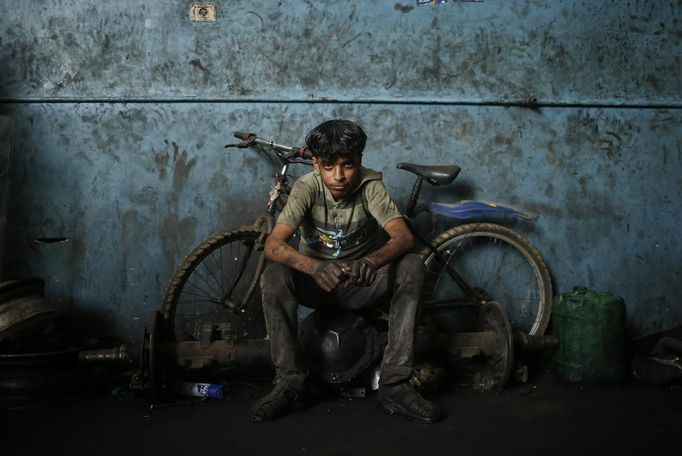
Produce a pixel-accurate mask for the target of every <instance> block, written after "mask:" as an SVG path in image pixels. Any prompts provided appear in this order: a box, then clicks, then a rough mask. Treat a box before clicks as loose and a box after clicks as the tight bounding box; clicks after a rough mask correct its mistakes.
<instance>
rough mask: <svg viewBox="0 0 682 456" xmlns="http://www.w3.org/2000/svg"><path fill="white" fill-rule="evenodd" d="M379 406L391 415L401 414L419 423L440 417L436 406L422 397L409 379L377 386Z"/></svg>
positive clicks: (433, 420) (436, 419)
mask: <svg viewBox="0 0 682 456" xmlns="http://www.w3.org/2000/svg"><path fill="white" fill-rule="evenodd" d="M379 402H380V403H381V408H382V409H383V410H384V411H385V412H386V413H390V414H391V415H402V416H404V417H406V418H409V419H411V420H414V421H418V422H420V423H435V422H436V421H438V420H439V419H440V410H439V409H438V406H437V405H436V404H434V403H433V402H431V401H428V400H426V399H424V398H423V397H422V396H421V395H420V394H419V393H418V392H416V391H415V390H414V387H413V386H412V385H411V384H410V382H409V381H404V382H400V383H397V384H395V385H381V386H380V387H379Z"/></svg>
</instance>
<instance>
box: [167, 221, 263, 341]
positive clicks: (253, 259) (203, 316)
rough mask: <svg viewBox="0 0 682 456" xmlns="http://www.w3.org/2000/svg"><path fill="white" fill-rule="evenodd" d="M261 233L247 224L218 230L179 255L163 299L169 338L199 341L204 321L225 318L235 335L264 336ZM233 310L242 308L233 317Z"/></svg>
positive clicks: (212, 321) (218, 320) (223, 320)
mask: <svg viewBox="0 0 682 456" xmlns="http://www.w3.org/2000/svg"><path fill="white" fill-rule="evenodd" d="M261 234H262V233H261V232H260V231H258V230H255V229H253V228H251V227H242V228H238V229H234V230H227V231H222V232H220V233H217V234H214V235H212V236H211V237H209V238H207V239H206V240H205V241H204V242H202V243H201V244H200V245H199V246H197V247H196V248H195V249H194V250H193V251H192V252H191V253H190V254H189V255H187V256H186V257H185V258H184V260H183V261H182V263H181V264H180V266H179V267H178V269H177V271H176V272H175V275H174V276H173V278H172V279H171V281H170V283H169V285H168V288H167V289H166V294H165V296H164V298H163V306H162V312H163V315H164V320H165V321H166V322H167V324H168V328H167V330H168V332H167V335H168V336H169V337H171V338H172V339H174V340H178V341H182V340H185V341H187V340H200V339H201V333H202V328H203V325H204V323H206V322H211V323H213V324H218V323H222V322H231V323H233V324H234V326H235V330H236V331H239V333H241V334H240V335H241V336H245V335H248V336H249V337H262V336H263V335H264V334H265V330H264V328H265V325H264V322H263V317H262V312H261V308H260V290H258V282H259V279H260V273H261V272H262V270H263V263H264V257H263V252H262V250H260V249H258V248H257V240H258V238H259V237H260V236H261ZM239 308H243V309H244V311H243V312H239V317H237V316H236V315H237V314H236V313H235V310H236V309H239Z"/></svg>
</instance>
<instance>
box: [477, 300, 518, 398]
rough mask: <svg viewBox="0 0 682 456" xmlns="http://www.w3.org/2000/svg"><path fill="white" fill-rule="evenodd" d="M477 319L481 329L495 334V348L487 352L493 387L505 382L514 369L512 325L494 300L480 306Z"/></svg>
mask: <svg viewBox="0 0 682 456" xmlns="http://www.w3.org/2000/svg"><path fill="white" fill-rule="evenodd" d="M479 320H480V322H481V326H482V327H483V329H485V330H488V331H491V332H493V333H494V334H495V345H496V350H495V351H494V352H492V353H488V355H489V357H488V366H489V367H490V369H491V374H492V376H493V383H494V386H495V387H498V388H499V387H502V386H504V385H506V384H507V382H508V381H509V378H510V377H511V375H512V372H513V370H514V338H513V335H512V326H511V322H510V321H509V317H508V316H507V312H505V310H504V308H503V307H502V306H501V305H500V304H499V303H498V302H496V301H490V302H487V303H485V304H483V305H482V306H481V309H480V311H479Z"/></svg>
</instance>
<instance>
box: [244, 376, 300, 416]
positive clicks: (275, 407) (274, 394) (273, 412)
mask: <svg viewBox="0 0 682 456" xmlns="http://www.w3.org/2000/svg"><path fill="white" fill-rule="evenodd" d="M307 405H308V404H307V394H306V393H305V391H298V390H296V389H295V388H294V387H293V386H291V385H290V384H289V383H287V382H286V381H284V380H281V379H278V380H276V381H275V386H274V388H272V391H270V392H269V393H268V394H266V395H265V396H263V397H262V398H260V399H258V400H257V401H256V402H255V403H254V404H253V405H252V406H251V410H250V412H249V419H250V420H251V421H255V422H256V423H263V422H265V421H270V420H273V419H275V418H279V417H281V416H283V415H286V414H288V413H291V412H298V411H301V410H303V409H305V408H306V407H307Z"/></svg>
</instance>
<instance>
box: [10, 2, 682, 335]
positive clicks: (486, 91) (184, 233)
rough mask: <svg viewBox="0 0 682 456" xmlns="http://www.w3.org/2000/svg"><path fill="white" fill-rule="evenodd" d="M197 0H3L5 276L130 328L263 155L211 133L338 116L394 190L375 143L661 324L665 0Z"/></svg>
mask: <svg viewBox="0 0 682 456" xmlns="http://www.w3.org/2000/svg"><path fill="white" fill-rule="evenodd" d="M215 3H216V5H217V7H218V16H219V17H218V21H217V22H215V23H193V22H190V21H189V19H188V11H189V5H190V2H189V1H180V2H161V1H156V0H153V1H150V2H147V3H145V4H140V2H134V1H131V0H125V1H119V2H83V1H75V0H47V1H42V2H22V3H21V4H15V5H13V6H12V8H6V13H5V14H4V15H3V17H2V18H1V19H0V68H2V70H1V71H0V97H1V98H0V102H1V103H0V114H5V115H9V116H11V117H12V119H13V121H14V126H15V128H14V147H13V150H12V168H11V170H12V172H11V178H12V187H11V190H10V204H9V212H8V214H9V226H8V233H7V245H6V250H7V251H6V254H5V259H4V262H5V268H4V273H5V276H9V275H15V276H28V275H36V276H40V277H43V278H45V279H46V281H47V284H48V294H49V296H50V297H51V298H52V299H53V300H54V301H55V302H58V303H59V305H60V306H62V308H63V309H64V310H67V311H72V312H73V313H74V315H77V316H78V317H79V318H81V319H82V321H87V322H89V324H91V325H92V327H93V328H95V329H96V330H98V331H107V332H110V333H115V334H118V335H122V336H123V337H125V338H127V339H130V340H136V339H139V338H140V335H141V331H142V327H143V326H144V325H145V324H148V323H149V316H150V314H151V312H152V311H153V310H155V309H156V308H158V307H159V304H160V299H161V297H162V295H163V291H164V289H165V286H166V283H167V281H168V279H169V278H170V276H171V274H172V272H173V270H174V268H175V267H176V266H177V264H178V263H179V261H180V259H181V258H182V256H183V255H184V254H185V253H187V252H188V251H189V250H190V249H191V248H192V247H193V246H194V245H195V244H197V243H198V242H199V241H200V240H201V239H202V238H203V237H204V236H206V235H207V234H208V233H210V232H212V231H215V230H218V229H221V228H223V227H229V226H234V225H239V224H243V223H247V222H249V221H250V220H252V219H253V218H254V217H255V216H256V215H257V214H258V213H259V212H260V210H261V208H262V207H263V205H264V203H265V201H266V200H267V190H268V188H267V187H268V185H269V183H270V181H271V179H272V171H271V170H270V168H269V167H268V163H267V162H266V161H265V160H263V159H262V157H260V156H258V155H257V154H255V153H254V152H250V151H231V152H226V151H225V150H224V149H223V145H224V144H226V143H227V142H230V141H231V139H230V134H231V132H232V131H233V130H237V129H241V130H251V131H256V132H258V133H261V134H263V135H264V136H269V137H273V138H276V139H278V140H280V141H282V142H285V143H292V144H300V143H302V140H303V137H304V135H305V132H306V131H307V130H309V129H310V128H311V127H313V126H314V125H316V124H317V123H319V122H320V121H322V120H325V119H327V118H331V117H345V118H351V119H355V120H357V121H358V122H360V123H361V124H362V125H363V126H364V127H365V129H366V130H367V132H368V133H369V136H370V139H369V142H368V149H367V150H368V152H367V156H366V162H367V164H368V165H369V166H372V167H375V168H378V169H381V170H382V171H384V172H385V178H386V182H387V184H388V186H389V188H390V189H391V190H392V192H393V193H394V194H395V196H396V199H398V200H403V199H404V198H405V197H406V196H407V192H408V188H407V185H409V184H411V179H410V177H409V176H407V175H403V173H402V172H400V171H398V170H396V169H395V168H394V163H397V162H399V161H421V162H424V163H434V164H435V163H451V162H455V163H457V164H459V165H460V166H462V168H463V172H462V174H461V177H460V178H458V182H459V185H456V186H454V187H453V188H451V189H448V190H447V191H439V192H436V191H432V190H430V191H428V192H427V196H430V197H432V198H435V199H438V200H441V201H452V200H455V199H457V198H461V197H467V198H484V199H491V200H499V201H506V202H509V203H513V204H516V205H519V206H522V207H524V208H527V209H529V210H532V211H534V212H536V213H538V214H539V215H540V218H539V219H538V221H537V222H536V223H535V224H533V225H527V226H520V227H519V229H520V230H522V231H523V232H524V233H525V234H526V235H527V236H528V237H529V238H530V239H531V240H532V242H533V243H534V244H535V245H536V246H537V247H538V248H539V249H540V250H541V251H542V253H543V254H544V256H545V257H546V259H547V262H548V264H549V266H550V268H551V270H552V273H553V275H554V278H555V286H556V287H557V289H558V291H559V292H564V291H570V290H571V289H572V287H573V286H575V285H586V286H590V287H593V288H596V289H600V290H609V291H613V292H616V293H619V294H621V295H622V296H624V298H625V300H626V303H627V309H628V326H629V329H630V333H631V334H632V335H642V334H646V333H650V332H653V331H658V330H661V329H666V328H669V327H672V326H675V325H678V324H679V322H680V321H681V318H682V306H681V305H680V302H682V289H681V286H680V284H681V283H682V280H681V278H680V272H681V267H680V258H682V247H680V243H679V242H678V241H677V237H678V235H679V228H678V226H679V221H680V220H679V214H680V213H682V203H681V201H682V129H681V125H682V111H681V110H680V107H681V105H682V100H681V99H680V93H682V82H681V81H682V78H680V77H679V75H680V74H682V71H681V70H682V68H681V64H680V55H681V53H680V51H681V45H680V42H681V38H682V27H681V26H680V22H679V21H680V19H682V11H681V10H682V7H681V6H680V3H679V2H645V1H630V2H628V3H621V2H618V3H610V2H608V3H607V2H601V1H596V0H593V1H587V0H586V1H573V2H554V1H531V0H518V1H486V2H483V3H454V2H449V3H446V4H442V5H437V6H433V7H423V8H416V7H413V5H414V3H413V2H407V1H404V2H398V3H396V2H388V1H373V2H357V1H355V2H353V1H331V0H328V1H317V2H313V1H307V2H300V1H294V0H287V1H279V2H253V1H230V2H222V1H217V2H215ZM532 98H535V99H537V103H538V108H537V109H528V108H524V107H521V106H518V104H523V103H525V102H526V101H527V100H529V99H532ZM0 142H2V141H0ZM300 171H301V172H303V171H306V170H305V169H302V170H300ZM45 238H51V239H55V238H64V240H63V242H56V243H46V242H41V239H43V240H44V239H45Z"/></svg>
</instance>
